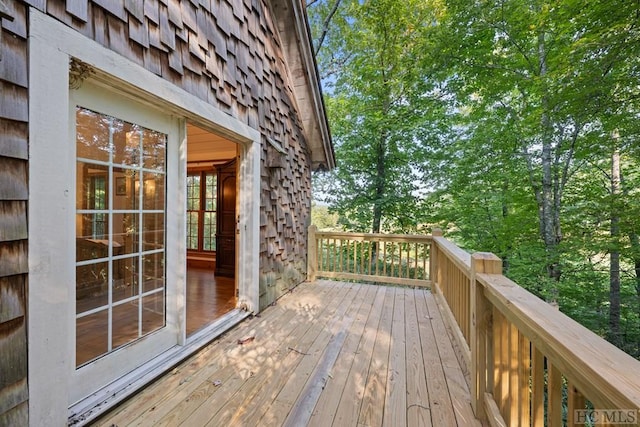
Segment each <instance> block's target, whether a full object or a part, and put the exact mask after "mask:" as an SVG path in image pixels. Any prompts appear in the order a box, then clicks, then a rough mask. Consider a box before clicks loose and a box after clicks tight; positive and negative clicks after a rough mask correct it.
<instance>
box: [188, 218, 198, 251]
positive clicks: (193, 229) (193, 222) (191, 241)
mask: <svg viewBox="0 0 640 427" xmlns="http://www.w3.org/2000/svg"><path fill="white" fill-rule="evenodd" d="M187 249H193V250H198V212H187Z"/></svg>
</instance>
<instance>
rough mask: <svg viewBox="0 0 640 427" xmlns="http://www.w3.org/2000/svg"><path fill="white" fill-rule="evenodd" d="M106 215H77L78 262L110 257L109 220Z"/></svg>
mask: <svg viewBox="0 0 640 427" xmlns="http://www.w3.org/2000/svg"><path fill="white" fill-rule="evenodd" d="M108 217H109V216H108V215H107V214H106V213H98V214H77V215H76V261H85V260H90V259H98V258H106V257H107V256H109V220H108Z"/></svg>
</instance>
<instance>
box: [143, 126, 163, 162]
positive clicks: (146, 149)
mask: <svg viewBox="0 0 640 427" xmlns="http://www.w3.org/2000/svg"><path fill="white" fill-rule="evenodd" d="M143 129H144V128H143ZM166 146H167V137H166V135H165V134H163V133H159V132H155V131H152V130H149V129H144V130H143V133H142V159H143V165H142V166H143V167H144V168H146V169H156V170H160V171H161V170H164V163H165V155H166V153H165V152H166Z"/></svg>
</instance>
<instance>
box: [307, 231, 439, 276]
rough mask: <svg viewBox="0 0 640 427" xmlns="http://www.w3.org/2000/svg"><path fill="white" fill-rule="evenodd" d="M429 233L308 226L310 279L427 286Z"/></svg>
mask: <svg viewBox="0 0 640 427" xmlns="http://www.w3.org/2000/svg"><path fill="white" fill-rule="evenodd" d="M430 248H431V236H424V235H422V236H418V235H405V234H369V233H340V232H326V231H318V230H317V228H316V227H315V226H313V225H312V226H311V227H309V255H308V256H309V262H308V276H309V280H314V279H315V277H318V276H319V277H326V278H331V279H342V280H356V281H367V282H375V283H391V284H400V285H411V286H430V284H431V282H430V280H429V250H430Z"/></svg>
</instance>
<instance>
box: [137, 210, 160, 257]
mask: <svg viewBox="0 0 640 427" xmlns="http://www.w3.org/2000/svg"><path fill="white" fill-rule="evenodd" d="M162 248H164V214H161V213H158V214H155V213H152V214H143V215H142V250H143V251H152V250H155V249H162Z"/></svg>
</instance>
